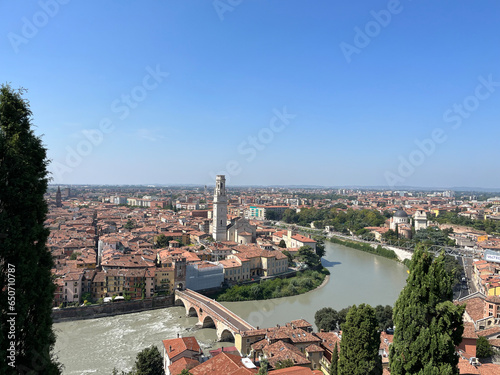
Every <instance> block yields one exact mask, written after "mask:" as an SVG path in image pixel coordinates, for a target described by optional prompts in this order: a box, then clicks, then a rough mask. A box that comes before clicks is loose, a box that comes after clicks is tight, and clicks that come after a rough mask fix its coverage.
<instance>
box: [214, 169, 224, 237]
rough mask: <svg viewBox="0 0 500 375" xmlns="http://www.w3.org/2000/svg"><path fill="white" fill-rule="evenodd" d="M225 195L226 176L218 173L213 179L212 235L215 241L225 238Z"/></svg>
mask: <svg viewBox="0 0 500 375" xmlns="http://www.w3.org/2000/svg"><path fill="white" fill-rule="evenodd" d="M226 228H227V196H226V176H224V175H218V176H217V177H216V180H215V192H214V212H213V222H212V237H213V238H214V240H215V241H225V240H226Z"/></svg>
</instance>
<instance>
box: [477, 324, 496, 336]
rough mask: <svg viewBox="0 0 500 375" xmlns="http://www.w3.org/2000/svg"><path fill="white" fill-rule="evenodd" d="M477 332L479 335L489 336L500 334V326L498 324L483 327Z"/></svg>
mask: <svg viewBox="0 0 500 375" xmlns="http://www.w3.org/2000/svg"><path fill="white" fill-rule="evenodd" d="M476 333H477V334H478V336H485V337H488V336H492V335H496V334H499V333H500V327H498V326H496V327H491V328H487V329H483V330H480V331H476Z"/></svg>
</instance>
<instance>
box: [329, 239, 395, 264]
mask: <svg viewBox="0 0 500 375" xmlns="http://www.w3.org/2000/svg"><path fill="white" fill-rule="evenodd" d="M330 241H331V242H333V243H336V244H339V245H344V246H347V247H352V248H353V249H357V250H361V251H364V252H367V253H372V254H376V255H380V256H382V257H384V258H389V259H398V256H397V255H396V253H395V252H394V251H392V250H388V249H384V248H383V247H382V246H380V245H379V246H377V247H376V248H373V247H371V246H370V245H369V244H367V243H362V242H354V241H349V240H341V239H340V238H337V237H332V238H330Z"/></svg>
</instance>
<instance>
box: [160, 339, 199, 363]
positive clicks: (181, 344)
mask: <svg viewBox="0 0 500 375" xmlns="http://www.w3.org/2000/svg"><path fill="white" fill-rule="evenodd" d="M163 346H164V347H165V351H166V353H167V355H168V357H169V358H174V357H175V356H177V355H179V354H180V353H182V352H184V351H186V350H191V351H193V352H201V349H200V345H199V344H198V341H196V338H194V337H193V336H189V337H180V338H176V339H170V340H163Z"/></svg>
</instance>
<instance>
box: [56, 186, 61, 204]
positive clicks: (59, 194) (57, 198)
mask: <svg viewBox="0 0 500 375" xmlns="http://www.w3.org/2000/svg"><path fill="white" fill-rule="evenodd" d="M56 207H62V199H61V188H60V187H59V186H58V187H57V192H56Z"/></svg>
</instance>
